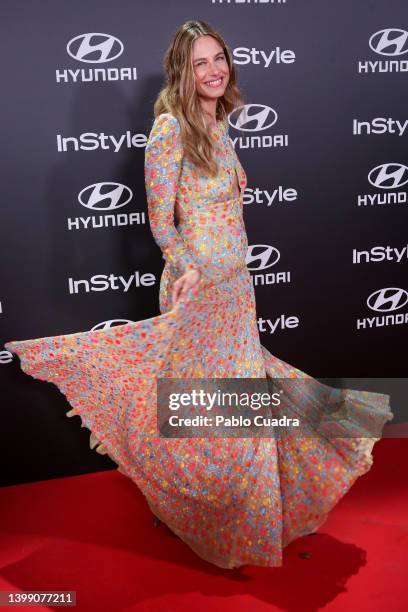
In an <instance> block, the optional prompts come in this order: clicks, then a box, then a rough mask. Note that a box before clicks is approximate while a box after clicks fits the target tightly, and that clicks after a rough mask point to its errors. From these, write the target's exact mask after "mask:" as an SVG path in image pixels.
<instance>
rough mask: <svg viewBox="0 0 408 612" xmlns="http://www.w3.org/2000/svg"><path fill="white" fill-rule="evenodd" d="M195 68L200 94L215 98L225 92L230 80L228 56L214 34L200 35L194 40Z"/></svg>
mask: <svg viewBox="0 0 408 612" xmlns="http://www.w3.org/2000/svg"><path fill="white" fill-rule="evenodd" d="M192 61H193V69H194V75H195V80H196V88H197V93H198V95H199V96H201V97H203V98H210V99H215V98H219V97H220V96H222V95H223V94H224V91H225V88H226V87H227V85H228V80H229V68H228V62H227V58H226V57H225V54H224V51H223V49H222V47H221V45H220V44H219V43H218V41H216V40H215V38H213V37H212V36H200V37H199V38H197V39H196V40H195V41H194V42H193V57H192Z"/></svg>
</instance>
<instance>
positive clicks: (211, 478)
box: [6, 113, 393, 568]
mask: <svg viewBox="0 0 408 612" xmlns="http://www.w3.org/2000/svg"><path fill="white" fill-rule="evenodd" d="M227 127H228V125H227V122H226V121H221V122H218V123H217V126H216V128H215V129H214V130H213V131H212V132H211V135H212V138H214V141H215V145H216V147H217V149H216V151H217V152H216V155H217V159H218V162H219V168H220V170H219V173H218V176H217V177H216V178H210V177H207V176H203V175H200V174H198V173H197V172H196V170H195V167H194V165H193V164H192V163H191V162H190V161H189V160H188V159H187V158H186V157H185V156H183V146H182V141H181V137H180V126H179V123H178V120H177V118H176V117H175V116H173V115H172V114H170V113H163V114H161V115H159V116H158V117H156V119H155V121H154V124H153V127H152V130H151V133H150V136H149V139H148V142H147V146H146V153H145V185H146V195H147V203H148V214H149V220H150V226H151V230H152V233H153V237H154V239H155V240H156V242H157V243H158V245H159V246H160V248H161V250H162V252H163V256H164V259H165V266H164V270H163V273H162V277H161V281H160V312H161V314H160V315H159V316H156V317H152V318H150V319H145V320H141V321H136V322H132V323H127V324H124V325H120V326H117V327H113V328H110V329H104V330H98V331H88V332H79V333H75V334H68V335H60V336H52V337H46V338H37V339H33V340H25V341H13V342H8V343H7V344H6V348H7V349H8V350H10V351H12V352H14V353H16V354H17V355H18V356H19V357H20V363H21V367H22V369H23V371H25V372H26V373H27V374H30V375H31V376H33V377H35V378H37V379H40V380H46V381H49V382H53V383H54V384H55V385H57V386H58V388H59V389H60V391H61V392H62V393H63V394H65V396H66V398H67V400H68V402H69V403H70V404H71V406H72V408H71V410H70V411H69V412H67V415H68V416H74V415H79V416H80V419H81V426H85V427H87V428H88V429H89V430H90V432H91V437H90V440H91V447H92V448H94V447H95V448H96V450H97V452H100V453H107V454H108V455H109V456H110V457H111V459H112V460H113V461H115V462H116V464H117V465H118V470H119V471H120V472H121V473H123V474H125V475H126V476H128V477H129V478H131V479H132V480H133V481H134V482H135V484H136V485H137V486H138V487H139V488H140V489H141V491H142V492H143V494H144V495H145V497H146V500H147V502H148V504H149V507H150V508H151V510H152V511H153V513H154V514H155V515H156V516H158V517H159V518H160V519H161V520H162V521H164V522H165V523H166V524H167V525H168V526H169V527H170V528H171V529H172V530H173V531H174V532H175V533H176V534H177V535H178V536H179V537H180V538H181V539H182V540H183V541H184V542H185V543H186V544H187V545H188V546H190V547H191V548H192V549H193V550H194V551H195V552H196V553H197V554H198V555H199V556H200V557H202V558H203V559H206V560H207V561H209V562H211V563H213V564H215V565H218V566H220V567H223V568H233V567H239V566H240V565H244V564H252V565H259V566H279V565H282V556H283V555H282V552H283V548H284V547H285V546H286V545H287V544H288V543H289V542H291V541H292V540H294V539H295V538H297V537H299V536H302V535H305V534H307V533H310V532H312V531H315V530H316V529H317V528H318V527H319V526H320V525H321V524H322V523H323V522H324V521H325V520H326V518H327V513H328V512H329V511H330V510H331V509H332V508H333V506H334V505H335V504H336V503H337V502H338V501H339V499H340V498H341V497H342V496H343V495H344V494H345V493H346V492H347V491H348V490H349V489H350V487H351V486H352V484H353V483H354V482H355V480H356V479H357V478H358V477H359V476H361V475H362V474H364V473H365V472H367V471H368V470H369V469H370V467H371V465H372V459H373V458H372V455H371V450H372V447H373V445H374V443H375V442H376V440H378V439H379V438H380V436H381V431H382V428H383V426H384V424H385V422H386V421H387V420H389V419H391V418H392V416H393V415H392V413H391V411H390V405H389V400H390V397H389V396H388V395H384V394H380V393H372V392H366V391H355V390H351V389H347V390H344V389H343V390H341V391H339V390H335V389H332V388H331V387H327V386H326V385H323V384H322V383H320V382H318V381H317V380H315V379H313V378H312V377H310V376H308V375H307V374H306V373H304V372H302V371H300V370H298V369H297V368H295V367H294V366H292V365H290V364H288V363H286V362H284V361H283V360H281V359H279V358H278V357H276V356H274V355H272V354H271V353H270V352H269V351H268V350H267V349H266V348H265V347H264V346H262V345H261V343H260V339H259V332H258V327H257V323H256V310H255V295H254V288H253V283H252V279H251V275H250V273H249V271H248V268H247V266H246V263H245V257H246V253H247V248H248V242H247V236H246V231H245V226H244V222H243V198H242V196H243V192H244V189H245V187H246V184H247V178H246V175H245V172H244V170H243V168H242V165H241V163H240V161H239V159H238V157H237V155H236V153H235V150H234V147H233V145H232V141H231V139H230V138H229V135H228V130H227ZM237 186H238V188H239V190H238V191H237ZM175 206H177V210H178V216H179V223H178V225H177V227H176V226H175V224H174V209H175ZM188 269H198V270H199V271H200V273H201V277H200V281H199V283H198V284H196V285H195V286H194V287H193V288H192V289H190V290H189V291H188V292H187V296H185V297H183V298H182V299H181V300H180V301H179V302H178V303H177V304H176V306H175V307H174V308H172V304H171V293H172V285H173V282H174V280H175V279H177V278H178V277H179V276H180V275H181V274H182V273H183V272H185V271H186V270H188ZM166 377H169V378H175V379H179V378H258V379H263V380H266V381H267V382H268V383H271V384H272V385H273V383H274V381H275V380H278V379H279V386H280V388H281V389H282V390H283V392H284V393H286V396H287V398H288V400H287V402H286V404H285V410H286V412H289V413H291V414H292V415H298V416H300V417H301V418H303V422H304V435H303V436H298V435H287V436H284V437H282V436H274V435H270V436H253V437H245V436H244V435H243V436H242V437H233V436H230V437H221V436H220V437H208V436H207V437H206V436H203V437H194V436H191V437H164V436H163V435H160V431H159V427H158V423H157V411H156V405H157V386H156V385H157V381H158V379H159V378H160V379H163V378H166ZM305 385H306V386H305ZM329 407H330V411H329ZM333 410H334V412H333ZM333 414H335V415H338V416H339V418H338V419H337V420H335V424H336V427H337V430H336V431H337V432H338V435H337V436H334V437H333V435H330V431H331V432H333V429H332V430H330V429H328V430H325V429H324V427H322V423H324V422H325V418H326V417H327V416H328V415H331V416H333ZM331 422H333V419H332V421H331ZM316 423H317V424H318V425H319V426H317V425H316ZM328 432H329V433H328ZM97 444H98V445H99V446H96V445H97Z"/></svg>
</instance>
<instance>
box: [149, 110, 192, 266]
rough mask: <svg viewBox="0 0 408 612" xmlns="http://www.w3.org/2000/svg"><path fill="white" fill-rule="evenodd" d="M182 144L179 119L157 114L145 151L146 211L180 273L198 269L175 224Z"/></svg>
mask: <svg viewBox="0 0 408 612" xmlns="http://www.w3.org/2000/svg"><path fill="white" fill-rule="evenodd" d="M182 157H183V145H182V140H181V137H180V125H179V122H178V119H177V118H176V117H174V116H173V115H171V114H169V113H163V114H161V115H159V116H158V117H156V119H155V121H154V123H153V127H152V130H151V132H150V135H149V138H148V141H147V144H146V151H145V164H144V175H145V186H146V197H147V211H148V216H149V222H150V228H151V231H152V234H153V237H154V239H155V241H156V243H157V244H158V246H159V247H160V249H161V250H162V253H163V255H164V258H165V259H166V260H167V261H168V262H169V263H170V264H171V265H173V266H174V267H175V268H176V269H177V270H181V273H182V274H184V272H186V271H188V270H194V269H195V270H199V269H200V267H199V265H198V264H197V262H196V259H195V257H194V255H193V254H192V253H191V251H190V250H189V248H188V245H187V244H186V243H185V241H184V239H183V237H182V236H181V235H180V234H179V232H178V231H177V229H176V227H175V225H174V204H175V200H176V193H177V189H178V184H179V177H180V171H181V162H182Z"/></svg>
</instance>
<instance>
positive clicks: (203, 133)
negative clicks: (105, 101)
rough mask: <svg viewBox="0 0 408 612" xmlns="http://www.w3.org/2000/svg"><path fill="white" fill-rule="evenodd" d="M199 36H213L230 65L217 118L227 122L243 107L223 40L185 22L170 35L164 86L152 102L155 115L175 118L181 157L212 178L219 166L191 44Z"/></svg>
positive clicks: (208, 28)
mask: <svg viewBox="0 0 408 612" xmlns="http://www.w3.org/2000/svg"><path fill="white" fill-rule="evenodd" d="M200 36H212V37H213V38H215V40H216V41H218V43H219V44H220V46H221V47H222V49H223V51H224V53H225V57H226V60H227V63H228V66H229V73H230V76H229V82H228V84H227V87H226V89H225V92H224V95H223V96H220V97H219V98H218V99H217V108H216V119H217V121H219V120H221V121H222V120H227V116H228V114H229V113H230V112H231V111H233V110H234V109H235V108H237V107H238V106H240V105H242V104H244V100H243V97H242V95H241V92H240V91H239V89H238V87H237V83H236V73H235V67H234V63H233V60H232V53H231V51H230V49H229V47H228V45H227V44H226V43H225V42H224V40H223V38H222V37H221V36H220V34H218V32H216V31H215V30H214V29H213V28H212V27H211V26H210V25H209V24H208V23H206V22H205V21H186V22H185V23H183V25H181V26H180V27H179V28H178V30H177V31H176V33H175V34H174V36H173V39H172V41H171V43H170V46H169V47H168V49H167V51H166V53H165V55H164V71H165V77H166V84H165V86H164V87H163V88H162V89H161V91H160V92H159V94H158V96H157V98H156V101H155V103H154V116H155V117H157V116H158V115H160V114H161V113H171V114H172V115H174V116H175V117H177V119H178V121H179V124H180V133H181V138H182V141H183V148H184V155H185V156H186V157H187V158H188V159H189V160H190V161H191V162H192V163H193V164H194V165H195V166H196V169H197V170H200V171H201V172H202V173H203V174H208V175H209V176H211V177H214V176H216V175H217V173H218V164H217V162H216V161H215V159H214V157H213V152H214V148H213V147H214V144H213V142H214V141H213V139H211V137H210V135H209V134H208V127H206V124H205V121H204V116H203V111H202V109H201V106H200V102H199V98H198V94H197V91H196V85H195V76H194V68H193V57H192V56H193V42H194V41H195V40H196V39H197V38H199V37H200Z"/></svg>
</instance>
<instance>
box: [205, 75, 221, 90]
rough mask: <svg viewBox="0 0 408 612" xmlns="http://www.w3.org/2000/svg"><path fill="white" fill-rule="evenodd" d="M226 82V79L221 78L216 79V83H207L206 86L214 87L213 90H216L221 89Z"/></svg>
mask: <svg viewBox="0 0 408 612" xmlns="http://www.w3.org/2000/svg"><path fill="white" fill-rule="evenodd" d="M223 82H224V77H220V78H219V79H216V80H215V81H207V82H206V85H207V86H208V87H212V88H213V89H215V88H216V87H219V86H220V85H222V84H223Z"/></svg>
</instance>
